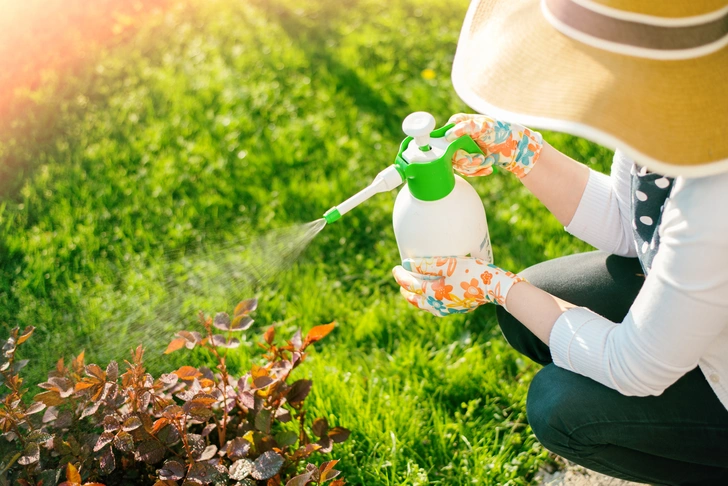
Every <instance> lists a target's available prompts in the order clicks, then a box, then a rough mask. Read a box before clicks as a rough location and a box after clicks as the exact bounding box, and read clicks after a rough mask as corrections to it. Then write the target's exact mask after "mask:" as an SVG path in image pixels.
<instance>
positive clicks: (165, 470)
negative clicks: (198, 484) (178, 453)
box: [157, 460, 185, 485]
mask: <svg viewBox="0 0 728 486" xmlns="http://www.w3.org/2000/svg"><path fill="white" fill-rule="evenodd" d="M157 475H158V476H159V479H162V480H170V481H177V480H179V479H182V478H183V477H185V466H184V464H182V463H181V462H179V461H175V460H169V461H167V462H165V463H164V466H162V469H159V470H158V471H157ZM176 484H177V483H175V485H176Z"/></svg>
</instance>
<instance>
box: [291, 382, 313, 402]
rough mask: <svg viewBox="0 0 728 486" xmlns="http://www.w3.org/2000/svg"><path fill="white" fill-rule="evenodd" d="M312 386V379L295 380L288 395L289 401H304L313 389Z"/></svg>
mask: <svg viewBox="0 0 728 486" xmlns="http://www.w3.org/2000/svg"><path fill="white" fill-rule="evenodd" d="M311 386H313V381H311V380H298V381H296V382H294V383H293V385H291V389H290V390H289V391H288V394H287V395H286V399H287V400H288V403H291V404H297V403H300V402H302V401H304V400H305V399H306V397H307V396H308V394H309V392H310V391H311Z"/></svg>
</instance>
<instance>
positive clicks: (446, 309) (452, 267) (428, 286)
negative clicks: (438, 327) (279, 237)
mask: <svg viewBox="0 0 728 486" xmlns="http://www.w3.org/2000/svg"><path fill="white" fill-rule="evenodd" d="M402 265H403V266H396V267H394V269H393V270H392V274H393V275H394V278H395V280H396V281H397V283H398V284H399V285H400V286H401V287H402V288H401V289H400V292H401V293H402V295H403V296H404V297H405V299H407V301H408V302H409V303H410V304H412V305H414V306H415V307H419V308H420V309H424V310H426V311H428V312H430V313H432V314H433V315H435V316H438V317H445V316H447V315H450V314H462V313H465V312H470V311H472V310H475V309H476V308H477V307H479V306H481V305H483V304H487V303H495V304H499V305H502V306H504V307H505V305H506V296H507V295H508V291H509V290H510V289H511V287H512V286H513V285H515V284H516V283H518V282H523V281H525V279H523V278H521V277H519V276H518V275H516V274H514V273H512V272H508V271H506V270H503V269H502V268H499V267H497V266H495V265H493V264H491V263H486V262H484V261H483V260H480V259H479V258H470V257H459V258H458V257H433V258H417V259H408V260H405V261H404V262H403V263H402Z"/></svg>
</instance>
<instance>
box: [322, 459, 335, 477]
mask: <svg viewBox="0 0 728 486" xmlns="http://www.w3.org/2000/svg"><path fill="white" fill-rule="evenodd" d="M338 462H339V460H338V459H334V460H332V461H326V462H324V463H323V464H321V467H320V468H319V477H320V478H321V479H320V481H321V482H324V481H326V480H328V479H333V478H335V477H336V476H337V475H338V474H339V471H336V470H335V469H334V466H336V463H338ZM332 471H336V474H333V472H332ZM329 473H331V475H329Z"/></svg>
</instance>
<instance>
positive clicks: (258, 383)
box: [253, 376, 276, 390]
mask: <svg viewBox="0 0 728 486" xmlns="http://www.w3.org/2000/svg"><path fill="white" fill-rule="evenodd" d="M275 381H276V380H274V379H273V378H271V377H270V376H259V377H258V378H255V379H254V380H253V388H254V389H256V390H258V389H260V388H265V387H267V386H270V385H271V384H272V383H274V382H275Z"/></svg>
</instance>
